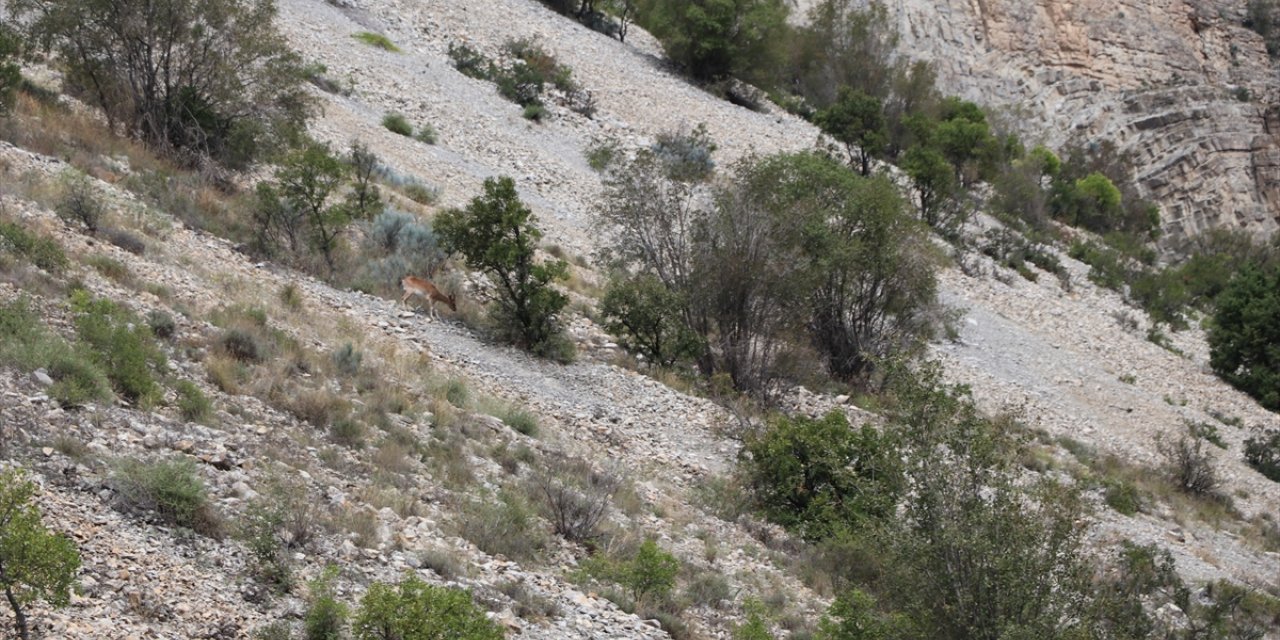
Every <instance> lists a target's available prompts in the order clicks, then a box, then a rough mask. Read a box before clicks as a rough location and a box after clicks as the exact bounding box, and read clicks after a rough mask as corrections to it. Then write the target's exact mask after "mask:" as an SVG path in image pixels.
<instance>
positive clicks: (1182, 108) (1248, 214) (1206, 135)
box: [884, 0, 1280, 245]
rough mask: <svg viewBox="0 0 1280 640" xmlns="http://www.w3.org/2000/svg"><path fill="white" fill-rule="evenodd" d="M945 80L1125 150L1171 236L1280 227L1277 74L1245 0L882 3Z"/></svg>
mask: <svg viewBox="0 0 1280 640" xmlns="http://www.w3.org/2000/svg"><path fill="white" fill-rule="evenodd" d="M884 4H885V5H886V7H887V8H888V9H889V12H890V15H891V16H892V17H893V19H894V20H895V21H896V22H897V25H898V28H899V31H900V32H901V34H902V40H903V42H902V44H903V47H902V50H903V51H906V52H909V55H912V56H919V57H922V58H924V59H928V60H931V61H933V62H934V64H935V65H936V67H937V69H938V72H939V81H940V83H941V84H942V88H943V89H944V90H945V91H947V92H948V93H951V94H955V95H960V96H963V97H965V98H968V99H972V100H976V101H979V102H981V103H984V104H987V105H989V106H993V107H1003V108H1008V109H1010V110H1011V113H1013V114H1015V115H1016V116H1017V117H1018V119H1022V120H1024V121H1025V122H1026V123H1028V124H1027V126H1026V127H1025V130H1024V131H1023V133H1024V135H1025V136H1026V137H1027V139H1028V140H1030V141H1038V142H1045V143H1048V144H1050V145H1051V146H1060V145H1062V144H1063V143H1065V142H1067V141H1078V142H1089V141H1098V140H1101V139H1110V140H1113V141H1115V142H1116V144H1117V145H1118V146H1119V148H1120V149H1121V150H1122V151H1128V152H1131V153H1132V154H1133V158H1134V161H1135V163H1136V170H1137V178H1138V180H1139V184H1140V188H1141V189H1142V190H1143V191H1144V195H1146V196H1147V197H1149V198H1151V199H1152V200H1154V201H1156V202H1157V203H1159V204H1160V207H1161V219H1162V220H1163V222H1164V227H1165V232H1166V238H1167V242H1168V243H1170V245H1174V244H1177V243H1178V241H1179V240H1181V239H1184V238H1186V237H1188V236H1192V235H1195V234H1197V233H1200V232H1202V231H1204V230H1205V229H1208V228H1212V227H1243V228H1247V229H1249V230H1251V231H1254V232H1256V233H1258V234H1267V233H1271V232H1274V231H1275V230H1276V229H1277V227H1278V226H1280V74H1278V73H1277V67H1276V66H1273V64H1272V62H1271V60H1270V59H1269V58H1268V56H1267V53H1266V49H1265V47H1264V45H1263V42H1262V39H1261V38H1260V37H1259V36H1258V35H1257V34H1255V33H1253V32H1252V31H1250V30H1248V29H1246V28H1245V27H1243V26H1242V25H1243V22H1244V17H1245V6H1246V1H1245V0H884Z"/></svg>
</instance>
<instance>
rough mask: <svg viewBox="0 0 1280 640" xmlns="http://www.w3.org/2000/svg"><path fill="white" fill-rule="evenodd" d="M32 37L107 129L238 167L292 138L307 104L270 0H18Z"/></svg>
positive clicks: (14, 10) (15, 6)
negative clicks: (53, 53) (52, 54)
mask: <svg viewBox="0 0 1280 640" xmlns="http://www.w3.org/2000/svg"><path fill="white" fill-rule="evenodd" d="M8 5H9V11H10V12H11V15H13V16H14V17H15V18H17V19H19V20H21V22H22V23H23V24H28V25H29V26H30V35H31V39H32V41H33V42H35V43H38V44H39V45H42V46H43V47H44V48H46V49H56V50H57V51H58V53H59V54H61V59H62V62H63V63H64V64H65V65H66V71H67V81H68V83H69V84H70V85H71V86H72V87H73V88H74V89H75V90H76V91H77V92H78V93H79V94H80V95H81V96H82V97H84V98H85V99H86V100H88V101H89V102H92V103H93V104H96V105H97V106H98V107H99V108H101V109H102V111H103V114H104V115H105V116H106V118H107V122H108V124H109V125H110V126H111V127H112V128H116V127H122V128H123V129H124V130H126V131H128V132H129V134H130V135H132V136H134V137H137V138H139V139H141V140H143V141H145V142H146V143H148V144H150V145H153V146H155V147H158V148H162V149H167V150H172V151H175V152H180V153H182V154H192V155H208V156H211V157H213V158H216V159H218V160H220V161H223V162H226V163H229V164H231V165H232V166H243V165H244V164H246V163H248V162H250V161H252V160H254V159H255V158H257V157H258V156H260V155H261V154H262V153H263V152H264V151H268V150H271V149H273V148H276V147H278V146H279V145H280V144H283V143H287V142H290V141H292V140H295V139H296V138H297V136H298V135H299V134H300V133H301V132H302V130H303V128H304V126H305V122H306V119H307V118H308V117H309V116H310V113H311V111H312V100H311V99H310V98H309V97H308V95H307V92H306V90H305V88H304V80H305V78H304V74H303V72H302V64H301V60H300V59H299V58H298V56H297V55H296V54H294V53H293V52H292V51H290V50H289V48H288V45H287V43H286V41H285V38H284V36H283V35H281V34H280V33H279V32H278V31H277V30H276V27H275V17H276V7H275V3H274V2H273V1H272V0H152V1H150V2H135V1H132V0H15V1H14V2H10V3H8Z"/></svg>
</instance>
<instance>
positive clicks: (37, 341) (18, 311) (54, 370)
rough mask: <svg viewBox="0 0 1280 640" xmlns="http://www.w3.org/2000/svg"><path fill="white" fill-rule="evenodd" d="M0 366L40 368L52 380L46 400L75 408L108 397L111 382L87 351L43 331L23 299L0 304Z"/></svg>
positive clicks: (26, 369)
mask: <svg viewBox="0 0 1280 640" xmlns="http://www.w3.org/2000/svg"><path fill="white" fill-rule="evenodd" d="M0 335H3V336H5V340H3V341H0V364H5V365H9V366H13V367H17V368H18V369H21V370H23V371H34V370H36V369H40V368H44V369H45V371H46V373H48V374H49V377H50V378H52V379H53V380H54V384H53V386H51V387H50V388H49V395H50V397H52V398H54V399H55V400H57V401H58V403H59V404H61V405H62V406H79V405H82V404H84V403H86V402H90V401H94V400H105V399H107V398H109V397H111V381H110V380H109V379H108V378H107V374H106V372H105V371H104V370H103V369H102V367H101V366H99V365H98V364H97V363H96V362H95V361H94V359H93V358H92V354H91V353H89V350H88V349H86V348H84V347H83V346H82V345H75V346H73V345H71V344H68V343H67V341H66V340H63V339H62V338H61V337H59V336H57V335H55V334H54V333H52V332H50V331H49V330H48V329H46V328H45V327H44V325H43V322H42V321H41V320H40V317H39V316H38V315H36V313H35V312H34V311H32V310H31V308H30V306H29V303H28V302H27V301H26V300H24V299H18V300H15V301H13V302H10V303H7V304H4V305H0Z"/></svg>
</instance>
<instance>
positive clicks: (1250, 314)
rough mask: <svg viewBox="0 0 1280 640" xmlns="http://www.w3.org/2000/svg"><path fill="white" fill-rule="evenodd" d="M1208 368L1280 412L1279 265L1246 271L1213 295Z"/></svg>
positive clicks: (1247, 267)
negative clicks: (1215, 300)
mask: <svg viewBox="0 0 1280 640" xmlns="http://www.w3.org/2000/svg"><path fill="white" fill-rule="evenodd" d="M1217 307H1218V309H1217V312H1216V313H1214V316H1213V324H1212V325H1210V328H1209V365H1210V366H1211V367H1213V370H1214V372H1215V373H1217V374H1218V376H1219V377H1221V378H1222V379H1223V380H1226V381H1227V382H1229V383H1230V384H1231V385H1232V386H1234V387H1236V388H1237V389H1240V390H1241V391H1244V392H1245V393H1248V394H1249V395H1251V396H1253V397H1254V398H1255V399H1256V400H1257V401H1258V402H1259V403H1261V404H1262V406H1264V407H1266V408H1268V409H1270V410H1272V411H1280V265H1273V266H1271V267H1269V268H1265V269H1264V268H1259V267H1256V266H1252V265H1249V266H1246V267H1245V268H1244V270H1243V271H1241V272H1240V273H1239V274H1238V275H1236V277H1235V278H1233V279H1232V280H1231V283H1230V284H1228V285H1227V288H1226V290H1224V291H1223V292H1222V294H1221V295H1219V296H1218V300H1217Z"/></svg>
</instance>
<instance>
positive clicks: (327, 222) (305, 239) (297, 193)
mask: <svg viewBox="0 0 1280 640" xmlns="http://www.w3.org/2000/svg"><path fill="white" fill-rule="evenodd" d="M347 171H348V167H347V165H346V164H344V163H343V162H342V161H341V160H340V159H339V158H337V157H336V156H334V155H333V153H332V152H331V150H330V149H329V147H328V145H324V144H320V143H318V142H310V143H307V144H306V145H304V146H302V147H301V148H299V149H296V150H294V151H292V152H290V153H289V154H288V155H287V156H286V157H285V159H284V160H283V161H282V163H281V165H280V168H279V169H277V170H276V174H275V182H274V183H267V182H263V183H260V184H259V185H258V191H257V197H258V202H257V206H256V209H255V211H254V221H255V225H256V227H257V229H256V233H257V244H258V246H259V248H260V249H261V250H264V251H268V252H271V251H274V250H276V249H278V248H284V249H287V250H288V251H290V252H291V253H293V254H294V255H299V254H300V252H301V251H302V249H304V248H310V249H313V250H315V251H318V252H320V255H321V256H322V257H323V258H324V261H325V264H326V265H327V266H328V269H329V273H330V274H332V273H333V272H334V270H335V269H336V268H337V263H336V253H337V251H338V249H339V247H340V246H341V238H342V233H343V231H344V230H345V228H346V226H347V224H348V223H350V222H351V218H352V215H353V214H355V213H358V212H356V211H352V209H351V207H350V206H348V204H347V203H345V202H335V200H337V198H336V197H335V196H337V194H338V190H339V189H340V188H341V187H342V186H343V185H344V184H345V182H346V179H347V177H348V173H347Z"/></svg>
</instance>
